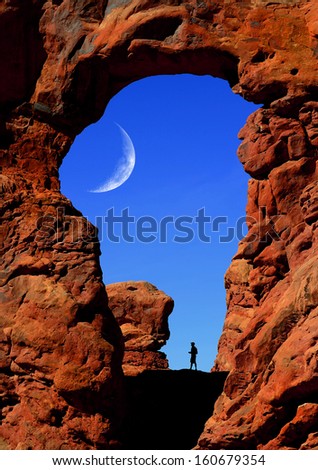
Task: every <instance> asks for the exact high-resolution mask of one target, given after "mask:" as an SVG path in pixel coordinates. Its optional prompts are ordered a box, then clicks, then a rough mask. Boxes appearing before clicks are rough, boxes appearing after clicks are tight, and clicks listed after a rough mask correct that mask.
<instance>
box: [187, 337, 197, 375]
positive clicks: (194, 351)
mask: <svg viewBox="0 0 318 470" xmlns="http://www.w3.org/2000/svg"><path fill="white" fill-rule="evenodd" d="M189 354H191V356H190V370H191V369H192V366H194V368H195V370H197V354H198V350H197V348H196V346H195V343H193V342H192V343H191V351H189Z"/></svg>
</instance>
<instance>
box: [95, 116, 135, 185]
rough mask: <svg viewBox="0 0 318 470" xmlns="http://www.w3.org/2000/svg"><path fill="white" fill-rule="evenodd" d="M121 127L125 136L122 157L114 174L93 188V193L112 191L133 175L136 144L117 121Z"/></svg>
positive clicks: (123, 136)
mask: <svg viewBox="0 0 318 470" xmlns="http://www.w3.org/2000/svg"><path fill="white" fill-rule="evenodd" d="M116 125H117V126H118V127H119V130H120V132H121V135H122V138H123V154H122V157H121V158H120V160H119V162H118V165H117V167H116V168H115V171H114V173H113V175H112V176H111V177H110V178H109V179H108V180H106V181H105V183H103V184H102V185H100V186H98V187H97V188H96V189H91V190H90V192H91V193H106V192H107V191H112V190H113V189H116V188H118V187H119V186H121V185H122V184H124V183H125V181H127V180H128V178H129V176H130V175H131V173H132V171H133V169H134V167H135V163H136V152H135V148H134V144H133V143H132V140H131V138H130V137H129V135H128V134H127V132H126V131H125V129H123V128H122V127H121V126H120V125H119V124H117V123H116Z"/></svg>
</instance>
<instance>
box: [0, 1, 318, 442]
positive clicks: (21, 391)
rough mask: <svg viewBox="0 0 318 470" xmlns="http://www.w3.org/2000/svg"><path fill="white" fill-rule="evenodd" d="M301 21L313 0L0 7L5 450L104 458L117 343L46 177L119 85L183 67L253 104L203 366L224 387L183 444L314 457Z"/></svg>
mask: <svg viewBox="0 0 318 470" xmlns="http://www.w3.org/2000/svg"><path fill="white" fill-rule="evenodd" d="M317 25H318V18H317V7H316V2H315V1H314V0H312V1H310V0H309V1H305V0H304V1H297V0H290V1H289V0H279V1H276V2H267V1H265V0H250V1H243V2H237V1H232V0H226V1H224V0H222V1H213V2H212V1H197V0H189V1H187V2H183V1H179V0H161V1H152V0H139V1H138V0H131V1H109V2H107V1H105V0H98V1H94V2H91V1H89V0H81V1H75V0H64V1H62V0H59V1H57V0H52V1H47V2H44V0H28V1H24V2H20V1H17V0H7V1H5V2H4V1H1V2H0V45H1V51H2V57H3V58H4V59H3V67H2V69H1V78H0V161H1V163H0V166H1V171H2V174H1V176H0V192H1V201H0V212H1V220H2V222H1V228H0V249H1V279H0V281H1V287H0V289H1V290H0V299H1V312H0V313H1V315H0V342H1V350H0V387H1V395H0V399H1V407H2V410H1V436H2V440H3V442H4V445H7V446H8V447H9V448H21V449H22V448H38V449H45V448H47V449H48V448H94V447H95V448H96V447H97V448H108V447H115V446H117V445H118V444H117V442H116V433H117V428H118V426H119V425H120V419H121V408H122V407H121V404H122V390H123V385H122V372H121V360H122V354H123V340H122V336H121V333H120V329H119V327H118V324H117V323H116V321H115V319H114V317H113V315H112V314H111V312H110V311H109V310H108V307H107V299H106V296H105V290H104V286H103V284H102V280H101V272H100V266H99V246H98V243H97V240H96V237H95V234H94V230H93V227H92V226H91V225H90V224H89V223H87V222H86V221H85V220H84V219H83V217H82V215H81V214H80V213H79V212H78V211H77V210H76V209H74V207H73V206H72V204H71V203H70V201H68V200H67V199H66V198H65V197H63V196H62V195H61V194H60V191H59V180H58V167H59V165H60V164H61V161H62V159H63V157H64V156H65V155H66V153H67V151H68V149H69V147H70V145H71V143H72V141H73V139H74V137H75V135H76V134H77V133H78V132H79V131H80V130H82V129H83V128H84V127H85V126H86V125H88V124H90V123H91V122H94V121H96V120H97V119H98V118H99V117H100V116H101V115H102V113H103V111H104V109H105V106H106V104H107V102H108V101H109V99H110V98H111V97H112V96H113V95H114V94H115V93H116V92H118V91H119V90H120V89H121V88H123V87H124V86H126V85H127V84H129V83H130V82H132V81H134V80H137V79H139V78H142V77H145V76H148V75H155V74H161V73H171V74H172V73H182V72H187V73H194V74H211V75H213V76H216V77H220V78H224V79H225V80H227V81H228V82H229V84H230V86H231V87H232V88H233V91H234V92H235V93H239V94H241V95H242V96H243V97H245V98H246V99H248V100H252V101H254V102H256V103H264V107H263V108H262V109H260V110H259V111H257V112H256V113H254V114H253V115H252V116H251V117H250V118H249V119H248V122H247V124H246V126H245V127H244V129H243V130H242V132H241V134H240V137H241V138H242V145H241V146H240V149H239V152H238V153H239V158H240V160H241V161H242V164H243V166H244V168H245V170H246V171H247V172H248V173H249V174H250V175H251V177H252V179H251V181H250V186H249V194H248V202H247V215H248V224H249V232H248V234H247V236H246V238H245V239H244V240H243V241H242V242H241V243H240V245H239V248H238V253H237V255H236V256H235V257H234V260H233V262H232V264H231V266H230V268H229V270H228V271H227V273H226V276H225V283H226V288H227V303H228V312H227V316H226V319H225V325H224V331H223V334H222V337H221V339H220V344H219V355H218V358H217V361H216V365H215V370H218V371H222V370H229V371H230V374H229V376H228V378H227V380H226V383H225V388H224V392H223V394H222V395H221V397H220V398H219V400H218V401H217V403H216V406H215V409H214V413H213V416H212V417H211V418H210V419H209V420H208V422H207V423H206V426H205V430H204V432H203V434H202V436H201V438H200V440H199V444H198V446H199V448H223V449H226V448H271V449H275V448H299V447H301V448H317V446H318V429H317V419H316V414H317V410H316V408H317V407H316V405H317V403H316V401H317V391H318V390H317V389H318V379H317V347H318V346H317V338H318V329H317V328H318V327H317V324H318V322H317V318H316V317H317V312H318V308H317V305H318V293H317V286H318V283H317V279H316V277H317V267H318V258H317V230H318V229H317V217H318V209H317V207H318V206H317V197H318V196H317V194H316V193H317V189H316V181H317V170H316V161H317V145H318V129H317V126H318V103H317V101H316V100H317V90H318V87H317V76H318V75H317V50H318V43H317V39H318V26H317ZM295 429H297V432H296V431H295Z"/></svg>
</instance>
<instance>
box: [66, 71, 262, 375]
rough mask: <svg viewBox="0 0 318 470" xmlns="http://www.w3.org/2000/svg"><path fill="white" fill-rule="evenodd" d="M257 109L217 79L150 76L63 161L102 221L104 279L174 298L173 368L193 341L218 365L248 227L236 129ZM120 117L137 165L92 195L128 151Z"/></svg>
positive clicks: (74, 190)
mask: <svg viewBox="0 0 318 470" xmlns="http://www.w3.org/2000/svg"><path fill="white" fill-rule="evenodd" d="M255 109H256V106H255V105H254V104H251V103H248V102H246V101H244V100H243V99H242V98H240V97H239V96H237V95H234V94H233V93H232V91H231V89H230V88H229V87H228V84H227V83H226V82H224V81H223V80H220V79H215V78H212V77H211V76H203V77H199V76H195V75H188V74H185V75H177V76H165V75H163V76H156V77H149V78H146V79H142V80H140V81H137V82H134V83H133V84H131V85H129V86H128V87H126V88H124V89H123V90H122V91H121V92H119V93H118V94H117V95H116V96H115V97H114V98H113V99H112V100H111V102H110V103H109V105H108V107H107V110H106V112H105V114H104V117H103V118H102V119H101V120H100V121H99V122H98V123H97V124H94V125H92V126H90V127H89V128H87V129H86V130H85V131H84V132H83V133H82V134H81V135H80V136H79V137H78V138H77V139H76V141H75V143H74V144H73V147H72V149H71V151H70V154H69V155H68V158H66V159H65V161H64V163H63V165H62V168H61V179H62V192H64V193H65V194H66V195H67V196H68V197H70V199H71V200H72V201H73V202H74V204H75V206H76V207H78V208H79V209H80V210H81V211H82V212H83V214H84V215H85V216H87V217H88V219H89V220H90V221H91V222H93V223H94V224H95V225H97V226H98V228H99V238H100V240H101V247H102V256H101V265H102V269H103V272H104V282H105V284H106V285H107V284H111V283H116V282H121V281H128V280H145V281H148V282H151V283H152V284H154V285H156V286H157V287H158V288H159V289H162V290H163V291H164V292H166V293H167V294H168V295H170V296H171V297H172V298H173V299H174V301H175V307H174V311H173V313H172V315H171V316H170V319H169V325H170V331H171V337H170V339H169V341H168V343H167V345H166V346H165V348H164V349H163V351H164V352H165V353H166V354H167V356H168V359H169V365H170V368H171V369H182V368H188V366H189V356H188V349H189V343H190V342H191V341H195V342H196V344H197V345H198V348H199V355H198V368H199V369H200V370H203V371H210V369H211V367H212V366H213V360H214V357H215V355H216V351H217V342H218V338H219V336H220V334H221V330H222V326H223V321H224V314H225V310H226V304H225V291H224V286H223V283H224V281H223V276H224V273H225V271H226V269H227V267H228V266H229V264H230V261H231V258H232V257H233V255H234V254H235V251H236V249H237V245H238V241H239V239H240V238H242V236H243V233H244V220H245V202H246V192H247V180H248V177H247V175H246V174H245V173H244V171H243V169H242V167H241V164H240V162H239V161H238V159H237V157H236V155H235V154H236V150H237V147H238V144H239V141H238V139H237V133H238V131H239V130H240V128H241V127H242V126H243V125H244V123H245V121H246V118H247V116H248V115H249V114H251V112H253V111H254V110H255ZM114 122H118V123H119V124H120V125H121V126H122V127H123V128H124V129H125V130H126V131H127V132H128V133H129V135H130V137H131V139H132V141H133V142H134V146H135V150H136V155H137V156H136V166H135V169H134V171H133V173H132V175H131V177H130V178H129V180H128V181H127V182H126V183H125V184H124V185H122V186H121V187H119V188H117V189H116V190H114V191H109V192H106V193H104V194H98V195H96V194H92V193H89V192H88V190H89V189H91V188H92V187H93V186H94V185H95V186H96V183H97V184H99V183H100V182H101V181H102V180H103V179H105V178H107V175H109V174H111V172H112V170H113V168H114V166H115V164H116V161H118V159H119V158H120V154H121V142H120V134H119V132H118V129H117V128H116V126H115V125H114ZM88 156H89V157H88ZM110 211H112V212H110ZM110 214H112V216H113V219H114V220H113V226H112V228H111V232H112V233H110V227H109V224H110V219H109V216H110ZM125 217H126V219H127V218H128V219H127V220H126V221H125V220H124V219H125ZM120 218H122V221H121V222H120ZM123 220H124V222H123ZM115 221H116V222H115ZM124 225H125V226H124Z"/></svg>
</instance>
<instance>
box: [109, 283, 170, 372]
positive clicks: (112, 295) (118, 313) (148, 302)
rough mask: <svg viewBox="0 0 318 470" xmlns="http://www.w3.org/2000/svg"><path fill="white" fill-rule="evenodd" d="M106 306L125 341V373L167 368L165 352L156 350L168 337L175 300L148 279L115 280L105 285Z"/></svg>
mask: <svg viewBox="0 0 318 470" xmlns="http://www.w3.org/2000/svg"><path fill="white" fill-rule="evenodd" d="M106 291H107V296H108V306H109V308H110V310H111V312H112V314H113V315H114V317H115V318H116V320H117V322H118V324H119V326H120V328H121V331H122V334H123V338H124V343H125V353H124V358H123V371H124V374H125V376H128V375H137V374H139V373H141V372H143V371H144V370H158V369H167V368H168V360H167V358H166V355H165V354H164V353H162V352H159V349H161V348H162V346H164V345H165V344H166V342H167V340H168V339H169V336H170V332H169V327H168V316H169V315H170V313H171V312H172V309H173V305H174V302H173V300H172V298H171V297H169V296H168V295H166V294H165V293H164V292H162V291H159V290H158V289H157V288H156V287H155V286H154V285H152V284H150V283H149V282H142V281H139V282H135V281H129V282H118V283H116V284H108V285H107V286H106Z"/></svg>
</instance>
